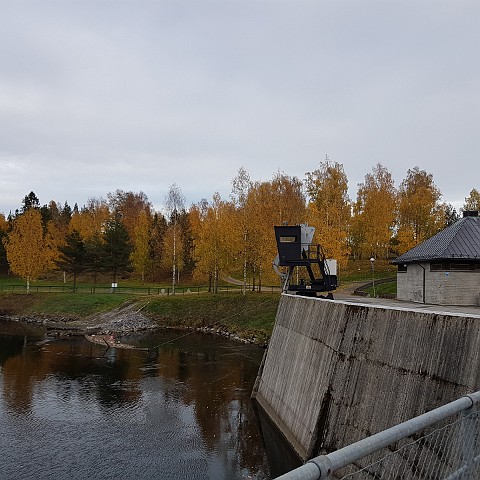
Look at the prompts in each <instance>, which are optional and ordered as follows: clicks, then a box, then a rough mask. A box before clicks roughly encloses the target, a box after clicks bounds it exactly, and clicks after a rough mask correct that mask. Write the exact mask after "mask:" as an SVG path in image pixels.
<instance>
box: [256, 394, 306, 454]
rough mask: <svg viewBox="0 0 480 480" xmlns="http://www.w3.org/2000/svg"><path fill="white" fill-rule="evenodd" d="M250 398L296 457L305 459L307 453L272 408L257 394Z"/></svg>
mask: <svg viewBox="0 0 480 480" xmlns="http://www.w3.org/2000/svg"><path fill="white" fill-rule="evenodd" d="M251 398H252V400H253V401H254V402H256V403H257V405H258V406H259V407H260V408H261V409H262V410H263V411H264V412H265V414H266V416H267V418H268V420H269V421H270V422H271V423H272V424H273V425H274V426H275V428H277V429H278V431H279V432H280V433H281V434H282V435H283V437H284V438H285V440H286V441H287V443H288V444H289V445H290V446H291V447H292V448H293V450H294V451H295V453H296V454H297V455H298V457H299V458H300V459H306V458H307V455H308V452H307V451H306V450H305V449H304V448H303V447H302V445H301V444H300V443H299V442H298V440H297V439H296V438H295V437H294V436H293V435H292V433H291V432H290V430H289V429H288V427H287V426H286V425H285V424H284V423H283V421H282V420H281V419H280V417H279V416H278V415H277V414H276V412H275V411H274V410H273V408H272V407H270V405H269V404H268V403H267V401H266V400H265V399H264V398H263V397H262V396H261V395H260V394H259V393H258V392H256V393H255V395H252V397H251Z"/></svg>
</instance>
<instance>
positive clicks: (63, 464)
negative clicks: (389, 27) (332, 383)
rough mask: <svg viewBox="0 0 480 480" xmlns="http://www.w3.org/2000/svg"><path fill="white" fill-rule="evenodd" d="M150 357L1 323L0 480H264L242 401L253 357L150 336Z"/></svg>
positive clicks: (254, 424)
mask: <svg viewBox="0 0 480 480" xmlns="http://www.w3.org/2000/svg"><path fill="white" fill-rule="evenodd" d="M122 341H123V342H128V343H133V344H135V345H138V346H145V347H146V346H148V347H153V346H159V347H158V348H157V349H155V350H153V351H141V350H122V349H113V348H110V349H107V348H104V347H102V346H99V345H95V344H92V343H90V342H88V341H87V340H86V339H85V338H83V337H73V338H64V339H57V338H50V337H48V336H46V335H45V332H43V331H39V330H37V331H35V330H32V329H27V328H26V327H25V326H23V325H21V324H18V323H15V322H5V321H1V320H0V464H1V465H0V478H1V479H2V480H10V479H137V478H139V479H187V480H188V479H243V478H245V479H268V478H271V476H272V473H271V470H270V467H269V464H268V462H267V455H266V452H265V449H264V446H263V441H262V436H261V433H260V429H259V422H258V420H257V416H256V414H255V411H254V409H253V406H252V403H251V401H250V393H251V390H252V386H253V382H254V380H255V377H256V374H257V371H258V366H259V364H260V361H261V359H262V355H263V350H262V349H260V348H259V347H255V346H249V345H242V344H239V343H233V342H230V341H228V340H224V339H221V338H219V337H214V336H209V335H201V334H197V333H194V334H188V335H185V333H182V332H173V331H160V332H155V333H148V334H144V335H138V336H129V337H122Z"/></svg>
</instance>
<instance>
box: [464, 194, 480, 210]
mask: <svg viewBox="0 0 480 480" xmlns="http://www.w3.org/2000/svg"><path fill="white" fill-rule="evenodd" d="M462 210H463V211H466V210H477V211H478V210H480V192H479V191H478V190H477V189H476V188H473V189H472V190H471V191H470V195H469V196H468V197H467V198H465V203H464V204H463V207H462Z"/></svg>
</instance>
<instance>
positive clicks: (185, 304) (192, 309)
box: [0, 293, 279, 345]
mask: <svg viewBox="0 0 480 480" xmlns="http://www.w3.org/2000/svg"><path fill="white" fill-rule="evenodd" d="M278 301H279V295H273V294H259V293H249V294H247V295H246V296H243V295H241V294H238V293H235V294H226V293H222V294H218V295H212V294H199V295H178V296H168V297H164V296H160V297H157V296H155V297H154V296H141V297H139V296H134V295H117V294H114V295H112V294H78V293H77V294H71V293H47V294H41V293H39V294H36V293H35V294H20V293H3V294H0V317H2V316H3V317H6V318H9V319H13V320H17V321H21V322H24V323H35V324H37V325H42V326H43V327H44V328H45V329H47V330H48V331H50V332H51V334H54V335H74V334H85V333H92V332H93V333H102V334H109V333H117V334H118V333H128V332H135V331H141V330H148V329H154V328H171V329H193V330H198V331H202V332H205V333H213V334H218V335H222V336H226V337H229V338H232V339H235V340H240V341H243V342H248V343H254V344H258V345H265V344H266V343H267V342H268V340H269V338H270V335H271V333H272V329H273V324H274V321H275V314H276V311H277V307H278Z"/></svg>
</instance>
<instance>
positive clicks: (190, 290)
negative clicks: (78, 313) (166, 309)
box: [0, 284, 281, 296]
mask: <svg viewBox="0 0 480 480" xmlns="http://www.w3.org/2000/svg"><path fill="white" fill-rule="evenodd" d="M211 290H212V289H210V290H209V287H208V286H190V287H178V286H176V287H175V291H174V290H173V289H172V287H118V286H117V287H108V286H85V285H77V286H76V287H75V290H74V289H73V286H72V285H30V288H29V291H30V292H31V293H50V292H52V293H53V292H57V293H74V292H76V293H92V294H93V293H122V294H134V295H166V296H169V295H188V294H200V293H208V292H209V291H211ZM247 291H255V292H258V286H256V287H255V290H253V286H252V285H247ZM0 292H13V293H26V292H27V286H26V285H1V284H0ZM217 292H218V293H242V292H243V286H242V285H222V286H219V287H218V289H217ZM280 292H281V288H280V287H278V286H271V285H269V286H264V285H262V287H261V293H277V294H278V293H280Z"/></svg>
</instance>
